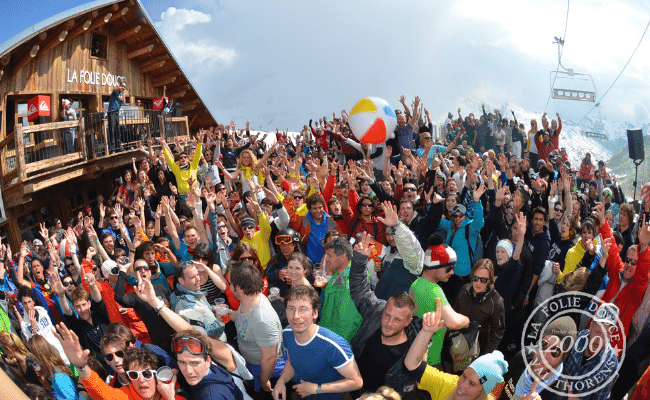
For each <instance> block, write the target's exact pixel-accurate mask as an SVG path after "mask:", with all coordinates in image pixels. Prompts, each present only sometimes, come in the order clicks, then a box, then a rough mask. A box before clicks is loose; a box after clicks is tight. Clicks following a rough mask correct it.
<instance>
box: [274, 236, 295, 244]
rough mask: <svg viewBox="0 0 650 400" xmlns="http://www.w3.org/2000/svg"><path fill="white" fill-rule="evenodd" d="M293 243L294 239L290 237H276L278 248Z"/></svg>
mask: <svg viewBox="0 0 650 400" xmlns="http://www.w3.org/2000/svg"><path fill="white" fill-rule="evenodd" d="M291 243H293V237H291V236H289V235H278V236H276V237H275V244H277V245H278V246H279V245H281V244H291Z"/></svg>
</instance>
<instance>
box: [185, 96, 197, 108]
mask: <svg viewBox="0 0 650 400" xmlns="http://www.w3.org/2000/svg"><path fill="white" fill-rule="evenodd" d="M196 104H201V99H199V98H196V99H193V100H190V101H184V102H183V103H182V105H181V107H182V106H190V105H196Z"/></svg>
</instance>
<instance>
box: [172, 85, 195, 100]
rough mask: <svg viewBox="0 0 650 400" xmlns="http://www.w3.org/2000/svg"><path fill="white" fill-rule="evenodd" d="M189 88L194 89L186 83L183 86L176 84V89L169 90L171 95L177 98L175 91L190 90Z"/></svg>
mask: <svg viewBox="0 0 650 400" xmlns="http://www.w3.org/2000/svg"><path fill="white" fill-rule="evenodd" d="M188 90H192V86H190V85H189V84H185V85H181V86H176V87H175V88H174V90H171V91H170V92H169V95H170V96H172V97H174V98H176V94H175V93H179V92H182V91H188Z"/></svg>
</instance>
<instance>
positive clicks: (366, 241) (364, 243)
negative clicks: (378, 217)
mask: <svg viewBox="0 0 650 400" xmlns="http://www.w3.org/2000/svg"><path fill="white" fill-rule="evenodd" d="M370 242H371V236H370V234H368V232H363V235H362V236H361V240H359V241H358V242H357V244H355V245H354V250H356V251H358V252H359V253H361V254H363V255H365V256H367V257H370V254H372V251H373V250H374V248H375V245H374V244H370Z"/></svg>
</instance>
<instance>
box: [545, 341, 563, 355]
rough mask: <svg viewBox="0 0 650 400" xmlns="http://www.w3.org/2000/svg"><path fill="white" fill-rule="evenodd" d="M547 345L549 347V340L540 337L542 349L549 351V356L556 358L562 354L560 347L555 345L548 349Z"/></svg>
mask: <svg viewBox="0 0 650 400" xmlns="http://www.w3.org/2000/svg"><path fill="white" fill-rule="evenodd" d="M549 347H551V342H549V341H548V340H546V339H542V350H544V351H548V352H549V353H551V356H553V358H558V357H559V356H561V355H562V349H561V348H560V347H558V346H555V347H553V348H552V349H549Z"/></svg>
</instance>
